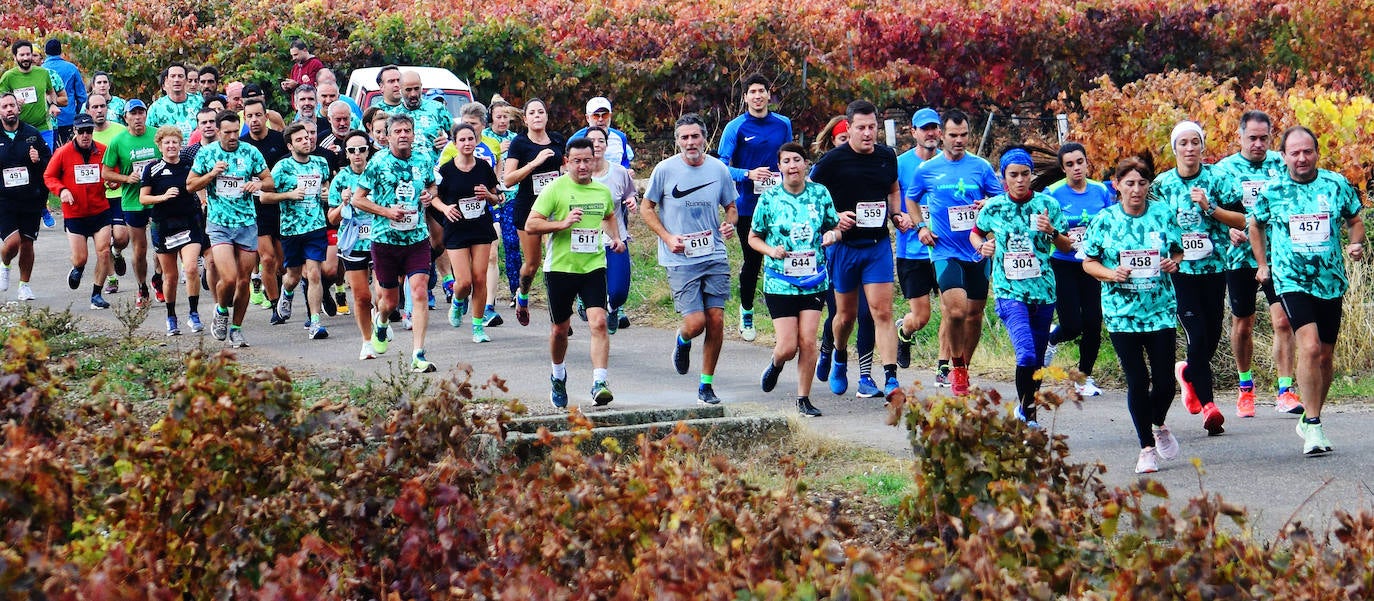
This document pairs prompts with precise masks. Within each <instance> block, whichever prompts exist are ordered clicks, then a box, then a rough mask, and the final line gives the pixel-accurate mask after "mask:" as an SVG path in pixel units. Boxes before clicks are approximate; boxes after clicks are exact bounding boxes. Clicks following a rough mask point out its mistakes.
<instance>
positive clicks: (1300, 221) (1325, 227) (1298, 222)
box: [1288, 213, 1331, 244]
mask: <svg viewBox="0 0 1374 601" xmlns="http://www.w3.org/2000/svg"><path fill="white" fill-rule="evenodd" d="M1288 239H1289V240H1292V241H1293V244H1325V243H1326V242H1327V241H1328V240H1330V239H1331V216H1330V215H1328V214H1326V213H1307V214H1304V215H1293V216H1292V217H1289V218H1288Z"/></svg>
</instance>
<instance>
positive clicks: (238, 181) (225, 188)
mask: <svg viewBox="0 0 1374 601" xmlns="http://www.w3.org/2000/svg"><path fill="white" fill-rule="evenodd" d="M215 196H218V197H219V198H223V199H226V200H228V199H233V198H239V197H241V196H243V178H241V177H234V176H232V175H217V176H215Z"/></svg>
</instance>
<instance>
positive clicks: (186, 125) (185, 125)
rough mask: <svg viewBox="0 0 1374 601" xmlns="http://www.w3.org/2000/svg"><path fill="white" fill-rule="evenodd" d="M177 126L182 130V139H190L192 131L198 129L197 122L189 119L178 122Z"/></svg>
mask: <svg viewBox="0 0 1374 601" xmlns="http://www.w3.org/2000/svg"><path fill="white" fill-rule="evenodd" d="M177 128H178V129H180V130H181V137H182V139H185V140H190V139H191V133H192V132H194V131H196V124H195V123H191V122H188V121H182V122H181V123H178V124H177Z"/></svg>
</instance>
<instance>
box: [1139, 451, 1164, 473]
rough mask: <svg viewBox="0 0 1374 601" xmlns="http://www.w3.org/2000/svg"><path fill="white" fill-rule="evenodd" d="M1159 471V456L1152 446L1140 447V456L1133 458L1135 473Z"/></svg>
mask: <svg viewBox="0 0 1374 601" xmlns="http://www.w3.org/2000/svg"><path fill="white" fill-rule="evenodd" d="M1157 471H1159V456H1158V455H1157V454H1156V453H1155V448H1154V447H1145V448H1143V449H1140V458H1138V459H1136V460H1135V473H1137V474H1153V473H1155V472H1157Z"/></svg>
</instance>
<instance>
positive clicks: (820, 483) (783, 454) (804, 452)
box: [733, 424, 914, 519]
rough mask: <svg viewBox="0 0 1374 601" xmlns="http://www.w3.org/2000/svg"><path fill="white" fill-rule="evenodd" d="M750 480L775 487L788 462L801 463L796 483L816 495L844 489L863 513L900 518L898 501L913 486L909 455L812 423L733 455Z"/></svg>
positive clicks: (780, 484)
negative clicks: (848, 439)
mask: <svg viewBox="0 0 1374 601" xmlns="http://www.w3.org/2000/svg"><path fill="white" fill-rule="evenodd" d="M733 459H734V460H735V461H736V465H738V466H739V467H740V469H741V474H742V475H743V477H744V478H745V480H747V481H748V482H750V483H751V484H754V485H756V486H759V487H760V488H765V489H770V490H776V489H779V488H781V487H783V486H786V485H787V482H786V480H785V478H784V476H783V474H784V472H785V470H784V469H782V467H783V465H784V464H785V463H789V462H795V463H796V464H798V465H800V467H801V480H800V481H799V482H798V485H799V486H800V487H802V488H803V489H804V490H806V491H808V492H811V493H813V496H821V497H828V496H831V495H842V496H844V497H846V498H847V499H848V500H850V501H852V502H854V503H856V504H857V505H858V507H859V508H861V510H863V511H864V512H865V513H872V512H874V511H876V512H880V513H883V514H884V515H886V516H887V517H888V518H889V519H895V518H896V510H897V506H898V504H899V503H900V502H901V500H902V498H903V497H904V496H905V495H906V494H907V492H908V491H909V490H910V489H911V488H912V487H913V486H914V480H913V478H912V473H911V460H910V459H898V458H896V457H893V456H892V455H889V454H887V453H885V452H882V451H879V450H876V449H870V448H867V447H860V446H854V445H849V444H846V443H844V442H841V441H839V440H836V439H834V438H831V437H829V436H826V435H825V434H823V433H820V432H817V431H815V430H814V429H812V428H809V427H805V426H802V425H800V424H794V426H793V427H792V433H791V435H789V436H788V437H786V438H784V439H782V440H781V441H779V442H778V443H777V444H775V445H767V446H759V447H756V448H754V449H753V450H752V451H751V452H750V453H744V454H740V455H739V456H736V457H733Z"/></svg>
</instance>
